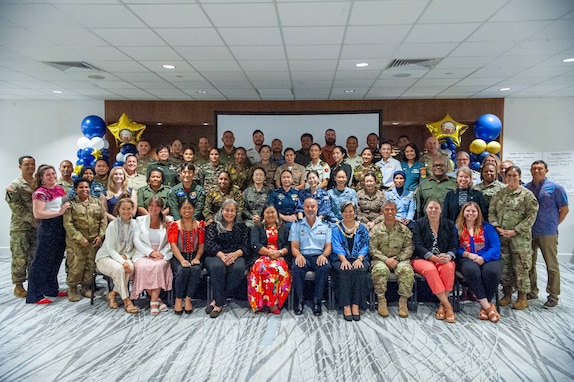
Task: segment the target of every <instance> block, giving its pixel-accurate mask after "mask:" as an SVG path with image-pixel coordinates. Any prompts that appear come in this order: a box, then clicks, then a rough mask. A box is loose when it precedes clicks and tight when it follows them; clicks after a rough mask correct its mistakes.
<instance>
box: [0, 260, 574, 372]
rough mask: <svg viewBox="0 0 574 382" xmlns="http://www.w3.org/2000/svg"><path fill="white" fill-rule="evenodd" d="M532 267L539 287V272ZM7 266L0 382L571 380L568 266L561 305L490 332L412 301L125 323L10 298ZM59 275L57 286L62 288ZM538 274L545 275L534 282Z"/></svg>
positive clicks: (511, 316) (468, 309) (573, 354)
mask: <svg viewBox="0 0 574 382" xmlns="http://www.w3.org/2000/svg"><path fill="white" fill-rule="evenodd" d="M538 266H539V277H540V283H541V285H542V286H544V285H546V284H545V283H546V280H545V273H546V272H545V269H544V267H543V266H542V265H540V264H539V265H538ZM9 269H10V260H9V258H8V256H7V255H0V280H1V281H0V333H1V335H0V381H3V382H8V381H42V382H44V381H60V382H62V381H82V382H89V381H98V382H101V381H105V382H108V381H361V382H362V381H425V382H431V381H572V380H574V294H573V293H572V290H574V288H573V286H574V265H572V264H565V265H563V266H562V267H561V271H562V280H563V283H562V290H563V292H564V294H563V295H562V296H561V300H560V304H559V306H558V307H557V308H555V309H553V310H545V309H543V308H542V304H543V303H544V301H545V300H542V298H544V297H545V296H544V295H543V294H541V296H540V297H541V299H540V300H535V301H531V306H530V307H529V308H528V309H527V310H525V311H520V312H517V311H513V310H511V309H510V308H503V309H502V320H501V322H500V323H498V324H492V323H490V322H482V321H479V320H478V319H477V318H476V316H477V314H478V311H479V305H478V303H472V302H468V303H464V304H463V305H462V312H461V313H459V314H458V321H457V323H455V324H447V323H444V322H441V321H437V320H435V319H434V309H436V306H435V305H434V304H421V305H420V306H419V309H418V312H417V313H414V314H411V315H410V316H409V317H408V318H407V319H400V318H399V317H398V316H397V308H396V306H391V307H390V310H391V316H390V317H388V318H386V319H383V318H381V317H379V316H378V315H377V314H376V312H363V314H362V318H361V321H360V322H345V321H344V320H343V317H342V314H341V312H339V313H337V312H336V311H327V310H326V309H324V313H323V315H322V316H321V317H315V316H313V315H312V314H311V311H310V309H308V308H306V310H305V312H304V314H303V315H302V316H295V315H294V314H293V313H292V311H288V310H284V311H283V312H282V314H281V316H280V317H277V316H272V315H268V314H257V315H255V314H253V313H252V312H251V311H250V310H248V309H247V303H246V302H245V301H235V300H234V301H232V302H230V304H229V306H227V307H226V308H225V309H224V312H223V313H222V314H221V315H220V316H219V318H217V319H210V318H209V317H208V316H207V315H206V314H205V313H204V311H203V306H204V304H205V301H201V300H197V301H194V304H195V307H196V309H195V311H194V312H193V314H191V315H190V316H187V315H183V316H176V315H174V314H173V311H172V310H171V309H170V311H169V312H167V313H161V314H160V315H159V316H157V317H152V316H151V315H150V314H149V309H144V310H142V311H141V312H140V313H139V314H135V315H129V314H127V313H124V311H123V310H122V309H121V307H120V309H118V310H110V309H109V308H108V307H107V301H106V300H105V299H104V298H102V297H101V296H102V295H103V293H104V292H105V285H106V284H105V282H104V281H103V280H101V279H98V284H99V286H100V287H101V289H100V291H99V292H98V297H97V298H96V301H95V304H94V306H90V304H89V300H87V299H82V300H81V301H80V302H78V303H70V302H68V300H67V299H66V298H59V299H57V301H56V302H55V303H53V304H51V305H47V306H46V305H44V306H36V305H27V304H25V303H24V301H23V299H17V298H16V297H14V296H13V295H12V289H13V286H12V285H11V284H10V276H9ZM64 277H65V275H64V272H63V270H62V271H61V273H60V283H61V286H62V288H63V289H65V283H64ZM543 278H544V279H543Z"/></svg>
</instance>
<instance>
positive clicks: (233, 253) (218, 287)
mask: <svg viewBox="0 0 574 382" xmlns="http://www.w3.org/2000/svg"><path fill="white" fill-rule="evenodd" d="M238 219H239V215H238V211H237V202H236V201H235V200H233V199H225V200H224V201H223V203H222V205H221V209H220V210H219V211H218V212H217V214H216V215H215V218H214V220H213V224H210V225H209V226H207V228H206V229H205V256H206V257H205V267H206V268H207V271H208V272H209V276H210V277H211V286H212V288H213V296H214V299H213V301H211V302H210V304H209V305H208V306H207V307H206V308H205V313H207V314H209V317H211V318H216V317H217V316H219V314H220V313H221V309H222V308H223V305H224V304H225V298H226V296H227V294H229V293H230V292H231V291H233V290H235V289H236V288H237V287H238V286H239V284H240V283H241V280H242V279H243V277H244V274H245V267H246V264H247V259H246V257H247V256H248V255H249V247H250V245H249V228H247V226H246V225H245V224H243V223H239V222H238Z"/></svg>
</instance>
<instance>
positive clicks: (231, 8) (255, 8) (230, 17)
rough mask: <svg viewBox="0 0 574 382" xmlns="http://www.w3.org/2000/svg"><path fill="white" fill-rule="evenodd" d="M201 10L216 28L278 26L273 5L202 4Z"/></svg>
mask: <svg viewBox="0 0 574 382" xmlns="http://www.w3.org/2000/svg"><path fill="white" fill-rule="evenodd" d="M203 9H204V10H205V12H206V13H207V16H208V17H209V19H210V20H211V21H212V22H213V24H214V26H216V27H218V28H230V27H274V26H278V25H279V23H278V20H277V15H276V13H275V7H274V6H273V4H268V3H262V4H255V3H253V4H250V3H247V4H229V3H228V4H204V5H203Z"/></svg>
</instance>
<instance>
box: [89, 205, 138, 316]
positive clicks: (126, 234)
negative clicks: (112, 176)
mask: <svg viewBox="0 0 574 382" xmlns="http://www.w3.org/2000/svg"><path fill="white" fill-rule="evenodd" d="M135 208H136V206H135V204H134V202H133V201H132V200H131V199H130V198H121V199H120V200H119V201H118V203H117V204H116V211H115V214H116V215H117V216H118V217H119V219H114V220H112V221H111V222H110V223H109V224H108V228H107V229H106V238H105V239H104V243H103V244H102V247H101V248H100V249H99V250H98V253H97V254H96V267H97V268H98V270H99V271H100V273H102V274H104V275H106V276H109V277H111V278H112V280H113V282H114V289H113V290H111V291H110V293H109V294H108V304H109V306H110V308H111V309H117V308H118V304H117V303H116V294H119V295H120V297H121V298H122V300H123V301H124V309H125V311H126V312H128V313H137V312H139V309H138V308H136V307H135V306H134V304H133V302H132V300H131V299H130V296H129V293H128V283H129V281H130V280H131V278H132V277H133V274H134V265H133V263H132V257H133V255H134V253H135V249H136V248H135V246H134V236H135V232H136V231H137V223H136V221H135V220H134V219H132V215H133V213H134V211H135Z"/></svg>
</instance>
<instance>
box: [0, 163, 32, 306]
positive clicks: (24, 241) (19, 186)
mask: <svg viewBox="0 0 574 382" xmlns="http://www.w3.org/2000/svg"><path fill="white" fill-rule="evenodd" d="M18 168H19V169H20V172H21V174H20V176H19V177H18V178H16V179H14V180H13V181H12V182H11V183H10V184H9V185H8V187H7V188H6V202H7V203H8V206H9V207H10V211H12V218H11V219H10V252H12V269H11V272H12V283H13V284H14V296H16V297H26V289H24V286H23V285H22V284H23V283H24V282H25V281H26V279H27V274H28V271H29V269H30V264H32V260H33V259H34V254H35V253H36V226H37V221H36V219H34V214H33V212H32V190H33V189H34V171H36V161H35V160H34V158H32V157H31V156H29V155H25V156H22V157H20V158H19V159H18Z"/></svg>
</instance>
